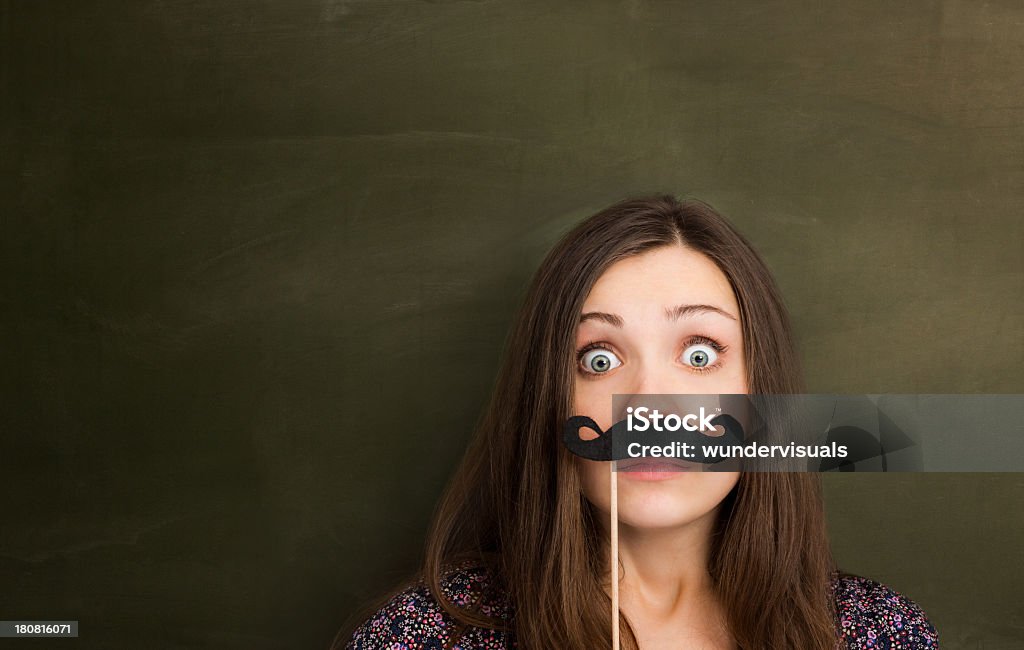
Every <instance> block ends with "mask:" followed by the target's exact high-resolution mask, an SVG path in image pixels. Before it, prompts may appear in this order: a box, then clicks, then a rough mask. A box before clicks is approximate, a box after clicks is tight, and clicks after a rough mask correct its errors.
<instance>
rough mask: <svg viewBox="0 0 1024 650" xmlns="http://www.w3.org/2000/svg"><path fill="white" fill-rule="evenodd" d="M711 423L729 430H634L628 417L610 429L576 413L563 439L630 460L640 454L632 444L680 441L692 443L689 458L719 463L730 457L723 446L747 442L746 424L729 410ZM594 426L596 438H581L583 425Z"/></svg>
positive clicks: (596, 453) (590, 455)
mask: <svg viewBox="0 0 1024 650" xmlns="http://www.w3.org/2000/svg"><path fill="white" fill-rule="evenodd" d="M710 422H711V424H712V425H714V426H716V427H719V426H720V427H723V428H724V429H725V433H724V434H723V435H720V436H710V435H707V434H703V433H700V432H697V431H687V430H685V429H684V430H681V431H667V430H661V431H659V430H654V429H652V430H648V431H631V430H630V429H629V424H628V422H627V421H626V420H619V421H618V422H616V423H615V424H613V425H612V427H611V428H610V429H608V431H602V430H601V427H599V426H598V425H597V423H596V422H594V420H593V419H591V418H589V417H587V416H586V415H574V416H572V417H570V418H569V419H568V420H566V421H565V426H564V427H563V429H562V443H563V444H564V445H565V446H566V448H567V449H568V450H569V451H571V452H572V453H574V454H576V455H577V456H580V457H582V458H587V459H589V460H604V461H608V460H626V459H630V458H636V456H631V455H630V454H629V453H628V451H629V448H630V445H632V444H634V443H635V444H639V445H641V446H651V447H665V446H673V445H675V444H676V443H679V444H687V445H690V447H689V449H688V451H689V455H687V456H686V458H685V460H688V461H693V462H696V463H702V464H712V463H719V462H721V461H723V460H726V459H725V458H723V457H722V454H721V448H724V447H731V446H733V445H742V444H744V432H743V426H742V425H741V424H740V423H739V421H738V420H737V419H736V418H734V417H732V416H731V415H729V414H727V413H719V414H718V415H716V416H715V417H713V418H711V420H710ZM584 428H585V429H591V430H593V431H594V432H595V433H597V437H596V438H594V439H593V440H583V439H582V438H580V429H584ZM705 449H715V450H717V455H716V454H714V453H712V454H707V455H705Z"/></svg>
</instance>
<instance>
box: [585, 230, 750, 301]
mask: <svg viewBox="0 0 1024 650" xmlns="http://www.w3.org/2000/svg"><path fill="white" fill-rule="evenodd" d="M681 303H690V304H709V305H714V306H716V307H720V308H722V309H725V310H727V311H729V312H731V313H733V314H736V313H737V312H738V306H737V303H736V296H735V294H734V293H733V290H732V286H731V285H730V284H729V279H728V278H726V277H725V274H724V273H722V271H721V269H719V268H718V266H717V265H716V264H715V263H714V262H712V261H711V259H710V258H708V257H707V256H706V255H704V254H703V253H699V252H697V251H695V250H693V249H690V248H686V247H684V246H681V245H680V246H663V247H660V248H656V249H653V250H650V251H647V252H645V253H641V254H640V255H634V256H632V257H628V258H626V259H624V260H620V261H618V262H616V263H615V264H613V265H612V266H610V267H609V268H608V269H607V270H606V271H605V272H604V273H603V274H602V275H601V277H599V278H598V280H597V282H596V283H595V284H594V287H593V289H591V291H590V295H588V296H587V299H586V301H585V302H584V308H583V311H590V310H601V311H609V310H613V309H614V310H618V311H620V312H622V311H629V310H630V309H636V310H646V309H661V308H665V307H672V306H674V305H677V304H681Z"/></svg>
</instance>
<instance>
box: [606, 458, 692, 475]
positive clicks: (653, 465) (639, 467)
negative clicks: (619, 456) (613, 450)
mask: <svg viewBox="0 0 1024 650" xmlns="http://www.w3.org/2000/svg"><path fill="white" fill-rule="evenodd" d="M699 468H700V465H699V464H697V463H692V462H689V461H685V460H681V459H678V458H636V459H627V460H620V461H619V462H618V465H617V466H616V469H617V470H618V471H620V472H638V473H639V472H694V471H699Z"/></svg>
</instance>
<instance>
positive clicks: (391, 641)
mask: <svg viewBox="0 0 1024 650" xmlns="http://www.w3.org/2000/svg"><path fill="white" fill-rule="evenodd" d="M486 587H487V576H486V573H485V572H484V571H483V570H482V569H474V568H462V569H459V570H457V571H455V572H453V573H452V574H451V575H449V576H448V577H447V578H446V580H445V581H444V582H443V583H442V589H443V590H444V592H445V595H446V596H448V597H449V598H451V599H452V601H453V602H454V603H455V604H456V605H468V604H469V603H470V602H471V601H472V600H473V597H474V595H475V594H478V593H480V590H481V589H485V588H486ZM832 589H833V593H834V594H835V598H836V605H837V607H838V612H839V623H840V628H841V632H842V638H843V640H844V641H845V642H846V648H847V649H848V650H867V649H869V648H870V649H877V650H897V649H900V650H902V649H910V650H917V649H919V648H938V647H939V639H938V634H937V633H936V631H935V628H934V627H933V626H932V624H931V622H929V620H928V618H927V616H925V614H924V612H923V611H921V608H920V607H919V606H918V605H917V603H915V602H914V601H912V600H910V599H909V598H907V597H906V596H903V595H901V594H899V593H898V592H896V591H893V590H892V589H890V588H889V587H886V586H885V585H883V584H881V583H878V582H875V581H874V580H870V579H868V578H862V577H859V576H849V575H843V574H834V575H833V577H832ZM481 613H483V614H486V615H488V616H492V617H495V618H498V619H500V620H508V618H509V616H510V613H511V611H510V608H509V606H508V603H507V602H504V601H503V600H497V599H494V600H493V602H484V603H483V604H482V605H481ZM455 627H456V625H455V623H454V621H453V620H452V619H451V618H450V617H449V616H448V615H447V614H446V613H445V612H444V610H443V609H442V608H441V607H440V605H438V603H437V601H436V600H435V599H434V597H433V596H432V595H431V593H430V590H429V589H427V587H426V585H424V584H422V583H420V584H418V585H416V586H413V587H410V588H409V589H406V590H405V591H403V592H402V593H400V594H398V595H397V596H395V597H394V598H392V599H391V600H390V601H388V603H387V604H386V605H384V607H382V608H381V609H380V610H378V611H377V613H375V614H374V615H373V616H371V617H370V619H369V620H367V621H366V622H365V623H363V624H362V625H361V626H360V627H359V628H358V629H356V631H355V634H354V635H353V636H352V638H351V639H350V640H349V642H348V644H347V645H346V646H345V647H346V650H442V649H443V648H444V644H445V642H446V641H448V639H449V638H450V636H451V633H452V631H453V630H454V629H455ZM454 647H455V648H456V649H457V650H499V649H501V650H509V649H512V648H517V647H518V646H517V645H516V643H515V640H514V639H513V638H512V634H511V633H509V632H502V631H497V630H490V629H483V628H469V629H468V630H467V631H466V633H465V634H464V635H463V636H462V637H461V639H460V640H459V642H458V643H457V644H456V645H455V646H454Z"/></svg>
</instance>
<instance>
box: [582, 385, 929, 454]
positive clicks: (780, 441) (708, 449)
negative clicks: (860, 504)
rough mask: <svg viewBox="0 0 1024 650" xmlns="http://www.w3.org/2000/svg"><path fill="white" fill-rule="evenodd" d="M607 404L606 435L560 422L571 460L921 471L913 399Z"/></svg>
mask: <svg viewBox="0 0 1024 650" xmlns="http://www.w3.org/2000/svg"><path fill="white" fill-rule="evenodd" d="M612 402H613V404H612V406H613V409H612V412H613V417H612V421H613V424H612V425H611V426H610V427H609V428H608V429H607V430H602V428H601V427H600V425H598V424H597V422H596V421H595V420H594V419H593V418H592V417H590V416H587V415H573V416H571V417H569V418H568V419H567V420H566V421H565V423H564V425H563V427H562V443H563V444H564V445H565V447H566V449H568V451H569V452H571V453H572V454H574V455H576V456H578V457H580V458H584V459H587V460H593V461H605V462H608V461H629V460H634V459H638V458H655V459H666V462H664V463H659V464H661V465H664V466H665V467H666V468H668V470H669V471H671V468H672V467H673V466H674V465H673V462H671V461H676V462H677V464H679V466H682V464H684V463H689V464H690V465H689V468H691V469H692V465H694V464H700V465H703V466H704V468H705V470H715V469H716V468H717V469H729V468H732V467H733V464H724V465H723V464H721V463H722V461H723V460H730V459H735V460H738V461H739V468H740V469H742V470H743V471H806V472H828V471H840V472H852V471H868V472H877V471H882V472H885V471H920V470H921V469H922V467H921V460H920V449H918V448H917V441H916V440H915V436H914V435H913V434H914V433H915V430H916V429H917V428H918V427H917V422H916V421H915V418H914V417H913V415H914V413H913V411H916V410H917V409H916V408H915V406H916V399H914V398H913V396H885V397H883V398H881V399H880V400H872V399H870V398H869V397H868V396H865V395H807V394H805V395H615V396H613V400H612ZM644 414H646V415H647V417H645V416H644ZM651 414H656V415H655V417H654V418H653V422H652V421H651V417H650V416H651ZM698 414H699V415H698ZM908 414H909V415H910V416H911V417H909V418H908V417H906V416H907V415H908ZM897 415H898V416H900V417H898V418H897V419H898V420H900V421H901V422H902V424H898V423H897V422H896V421H894V419H893V416H897ZM673 422H674V425H673V424H672V423H673ZM907 426H909V428H906V427H907ZM588 429H589V430H590V432H591V434H586V433H585V432H586V430H588ZM897 452H900V453H898V454H897V456H895V457H894V456H893V454H896V453H897ZM893 458H895V459H896V462H895V464H894V462H893ZM615 466H616V464H615V463H613V467H615ZM716 466H717V467H716Z"/></svg>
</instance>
